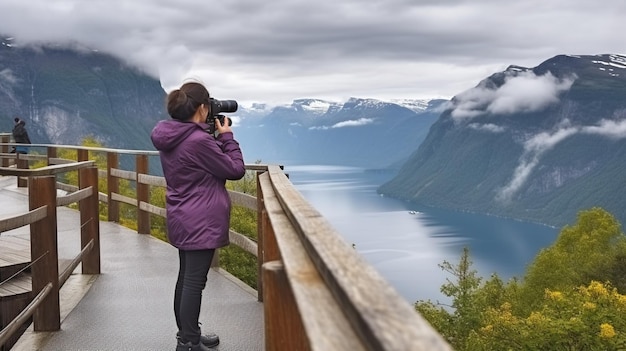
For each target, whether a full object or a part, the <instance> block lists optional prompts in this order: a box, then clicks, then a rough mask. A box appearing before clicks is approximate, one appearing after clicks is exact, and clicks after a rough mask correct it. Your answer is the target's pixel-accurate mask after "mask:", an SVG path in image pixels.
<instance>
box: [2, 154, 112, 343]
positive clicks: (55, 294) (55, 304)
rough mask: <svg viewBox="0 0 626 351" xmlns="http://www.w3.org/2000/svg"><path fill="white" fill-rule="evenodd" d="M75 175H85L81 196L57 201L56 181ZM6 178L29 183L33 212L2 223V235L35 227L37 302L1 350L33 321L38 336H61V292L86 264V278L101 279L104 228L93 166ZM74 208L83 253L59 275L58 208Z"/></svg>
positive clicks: (9, 331)
mask: <svg viewBox="0 0 626 351" xmlns="http://www.w3.org/2000/svg"><path fill="white" fill-rule="evenodd" d="M70 171H79V174H80V184H81V186H80V190H78V191H76V192H74V193H73V194H71V195H67V196H57V191H56V185H55V184H56V175H57V174H60V173H65V172H70ZM0 175H1V176H16V177H18V178H21V177H25V178H27V179H28V195H29V196H28V204H29V211H28V212H27V213H24V214H19V215H15V216H12V217H9V218H4V219H2V220H0V233H2V232H6V231H9V230H13V229H17V228H20V227H23V226H26V225H30V242H31V251H30V255H31V261H32V262H31V264H30V271H31V281H32V289H31V290H32V294H33V296H34V298H33V300H32V301H31V302H30V303H29V305H28V306H26V308H25V309H24V310H23V311H21V312H20V313H19V314H18V315H17V316H16V317H15V318H14V319H13V320H12V322H10V323H9V324H8V325H7V326H6V327H5V328H3V329H2V331H0V346H1V345H3V344H5V343H6V342H7V340H9V338H11V337H12V336H13V335H14V334H15V333H16V332H17V331H18V330H19V329H20V328H21V326H22V325H23V324H24V323H25V322H26V321H27V320H28V319H29V318H31V317H32V318H33V328H34V330H35V331H55V330H59V328H60V325H61V322H60V321H61V319H60V305H59V289H60V288H61V287H62V286H63V284H64V283H65V281H66V280H67V279H68V277H69V276H70V274H71V273H72V272H73V271H74V270H75V269H76V267H77V266H78V264H80V263H82V273H83V274H99V273H100V244H99V230H100V226H99V220H98V207H99V206H98V196H97V193H98V191H97V189H98V172H97V168H96V167H95V166H94V162H93V161H85V162H75V163H71V164H67V165H60V166H47V167H42V168H38V169H32V170H30V169H19V168H9V167H0ZM71 203H78V204H79V210H80V219H81V223H80V227H81V251H80V252H79V254H78V255H77V256H76V257H75V258H74V259H73V260H72V261H71V262H70V264H69V266H67V267H66V268H65V270H64V271H63V272H61V273H60V274H59V265H58V261H59V259H58V247H57V234H58V233H57V216H56V207H57V206H64V205H68V204H71Z"/></svg>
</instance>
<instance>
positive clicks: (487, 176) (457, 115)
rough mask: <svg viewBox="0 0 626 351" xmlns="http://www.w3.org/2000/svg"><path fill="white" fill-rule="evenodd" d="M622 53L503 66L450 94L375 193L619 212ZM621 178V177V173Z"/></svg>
mask: <svg viewBox="0 0 626 351" xmlns="http://www.w3.org/2000/svg"><path fill="white" fill-rule="evenodd" d="M624 59H626V57H624V56H622V55H610V54H607V55H558V56H555V57H553V58H551V59H548V60H546V61H545V62H543V63H542V64H540V65H539V66H537V67H534V68H531V69H528V68H523V67H519V66H509V68H507V70H505V71H503V72H498V73H495V74H493V75H491V76H489V77H487V78H486V79H484V80H482V81H481V82H480V83H479V84H478V85H477V86H476V87H474V88H472V89H470V90H468V91H465V92H462V93H461V94H458V95H457V96H455V97H453V98H452V99H451V101H450V103H449V105H448V106H447V109H446V110H445V111H444V112H443V113H442V114H441V116H440V117H439V119H438V120H437V121H436V122H435V123H434V124H433V125H432V127H431V130H430V132H429V134H428V136H427V137H426V138H425V139H424V142H423V143H422V144H421V145H420V147H419V148H418V150H417V151H416V153H415V154H413V156H412V157H411V158H410V159H409V161H407V163H406V164H405V165H404V166H403V168H402V169H401V170H400V172H399V173H398V175H397V177H395V178H394V179H392V180H391V181H390V182H388V183H386V184H384V185H382V186H381V187H380V188H379V192H380V193H381V194H385V195H388V196H392V197H398V198H402V199H404V200H408V201H413V202H416V203H422V204H425V205H430V206H437V207H445V208H452V209H457V210H463V211H471V212H478V213H486V214H494V215H499V216H505V217H512V218H518V219H524V220H529V221H534V222H541V223H545V224H549V225H555V226H559V225H564V224H566V223H570V222H572V221H573V220H575V216H576V213H577V212H578V211H579V210H581V209H586V208H590V207H594V206H599V207H603V208H605V209H607V210H609V211H611V212H612V213H614V214H615V215H616V216H617V217H618V218H620V219H621V220H626V215H625V214H624V209H625V208H626V201H624V200H622V199H617V198H616V196H615V195H614V194H616V193H619V190H620V189H621V184H623V182H624V181H626V178H624V176H623V175H622V174H626V173H624V171H626V169H625V167H624V166H622V165H623V164H626V157H625V156H622V155H626V154H624V152H623V151H626V102H625V101H624V96H626V65H624V64H622V62H623V60H624ZM620 182H622V183H620Z"/></svg>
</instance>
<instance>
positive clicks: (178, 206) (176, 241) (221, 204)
mask: <svg viewBox="0 0 626 351" xmlns="http://www.w3.org/2000/svg"><path fill="white" fill-rule="evenodd" d="M206 128H208V126H207V125H206V124H198V123H192V122H180V121H177V120H173V119H172V120H167V121H160V122H159V123H157V125H156V126H155V127H154V129H153V130H152V134H151V139H152V144H154V147H156V149H157V150H159V154H160V157H161V164H162V166H163V174H164V176H165V180H166V182H167V192H166V211H167V237H168V239H169V242H170V243H171V244H172V245H173V246H175V247H177V248H179V249H181V250H202V249H213V248H219V247H223V246H226V245H228V244H229V240H228V228H229V225H230V197H229V195H228V192H227V191H226V188H225V184H226V180H227V179H230V180H237V179H241V178H242V177H243V176H244V174H245V172H246V170H245V165H244V162H243V156H242V153H241V149H240V148H239V143H238V142H237V141H236V140H235V139H234V138H233V133H224V134H220V135H219V136H218V137H217V139H216V138H214V137H213V136H212V135H210V134H208V133H207V132H205V129H206Z"/></svg>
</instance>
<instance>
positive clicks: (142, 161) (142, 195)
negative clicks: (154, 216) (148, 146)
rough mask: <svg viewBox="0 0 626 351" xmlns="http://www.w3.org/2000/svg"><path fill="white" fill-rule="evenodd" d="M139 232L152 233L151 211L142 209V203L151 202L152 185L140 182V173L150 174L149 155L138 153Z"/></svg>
mask: <svg viewBox="0 0 626 351" xmlns="http://www.w3.org/2000/svg"><path fill="white" fill-rule="evenodd" d="M136 174H137V232H138V233H139V234H150V212H148V211H144V210H142V209H141V203H142V202H145V203H150V185H148V184H143V183H140V182H139V175H140V174H148V155H137V172H136Z"/></svg>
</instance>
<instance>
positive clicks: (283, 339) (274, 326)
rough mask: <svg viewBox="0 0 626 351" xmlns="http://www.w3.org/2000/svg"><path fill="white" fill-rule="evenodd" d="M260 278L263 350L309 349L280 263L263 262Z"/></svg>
mask: <svg viewBox="0 0 626 351" xmlns="http://www.w3.org/2000/svg"><path fill="white" fill-rule="evenodd" d="M263 281H264V282H265V284H264V285H263V296H264V299H265V301H264V302H263V309H264V313H263V314H264V319H265V350H266V351H282V350H294V351H295V350H299V351H300V350H301V351H306V350H309V349H310V348H309V341H308V339H307V336H306V332H305V331H304V327H303V325H302V319H301V317H300V312H298V307H297V304H296V302H295V299H294V296H293V293H292V291H291V287H290V285H289V279H288V278H287V274H286V273H285V267H284V266H283V264H282V262H280V261H271V262H266V263H264V264H263Z"/></svg>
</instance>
